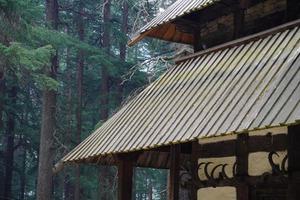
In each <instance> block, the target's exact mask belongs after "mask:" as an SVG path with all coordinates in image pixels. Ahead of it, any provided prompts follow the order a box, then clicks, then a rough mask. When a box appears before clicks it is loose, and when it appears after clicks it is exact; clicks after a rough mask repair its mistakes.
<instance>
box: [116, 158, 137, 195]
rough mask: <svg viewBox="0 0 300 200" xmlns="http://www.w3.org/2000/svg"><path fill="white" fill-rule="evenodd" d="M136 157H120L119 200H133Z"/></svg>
mask: <svg viewBox="0 0 300 200" xmlns="http://www.w3.org/2000/svg"><path fill="white" fill-rule="evenodd" d="M136 160H137V156H136V155H134V156H132V155H130V154H129V155H127V154H124V155H118V156H117V162H118V200H132V185H133V167H134V163H135V161H136Z"/></svg>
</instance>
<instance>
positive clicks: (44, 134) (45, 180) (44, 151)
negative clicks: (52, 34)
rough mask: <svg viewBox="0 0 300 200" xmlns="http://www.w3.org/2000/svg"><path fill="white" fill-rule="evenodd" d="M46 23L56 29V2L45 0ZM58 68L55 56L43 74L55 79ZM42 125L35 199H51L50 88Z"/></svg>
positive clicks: (53, 97)
mask: <svg viewBox="0 0 300 200" xmlns="http://www.w3.org/2000/svg"><path fill="white" fill-rule="evenodd" d="M46 22H47V23H48V25H49V26H50V27H51V28H53V29H57V28H58V3H57V0H46ZM57 68H58V59H57V54H56V55H55V56H53V57H52V58H51V66H50V68H48V69H46V72H45V74H46V75H47V76H49V77H51V78H52V79H56V72H57ZM42 101H43V103H42V123H41V135H40V149H39V167H38V184H37V199H38V200H50V199H52V188H53V180H52V179H53V177H52V176H53V174H52V165H53V159H54V155H53V153H54V152H53V141H54V140H53V135H54V132H55V124H56V120H55V113H56V91H55V90H54V89H51V88H44V90H43V97H42Z"/></svg>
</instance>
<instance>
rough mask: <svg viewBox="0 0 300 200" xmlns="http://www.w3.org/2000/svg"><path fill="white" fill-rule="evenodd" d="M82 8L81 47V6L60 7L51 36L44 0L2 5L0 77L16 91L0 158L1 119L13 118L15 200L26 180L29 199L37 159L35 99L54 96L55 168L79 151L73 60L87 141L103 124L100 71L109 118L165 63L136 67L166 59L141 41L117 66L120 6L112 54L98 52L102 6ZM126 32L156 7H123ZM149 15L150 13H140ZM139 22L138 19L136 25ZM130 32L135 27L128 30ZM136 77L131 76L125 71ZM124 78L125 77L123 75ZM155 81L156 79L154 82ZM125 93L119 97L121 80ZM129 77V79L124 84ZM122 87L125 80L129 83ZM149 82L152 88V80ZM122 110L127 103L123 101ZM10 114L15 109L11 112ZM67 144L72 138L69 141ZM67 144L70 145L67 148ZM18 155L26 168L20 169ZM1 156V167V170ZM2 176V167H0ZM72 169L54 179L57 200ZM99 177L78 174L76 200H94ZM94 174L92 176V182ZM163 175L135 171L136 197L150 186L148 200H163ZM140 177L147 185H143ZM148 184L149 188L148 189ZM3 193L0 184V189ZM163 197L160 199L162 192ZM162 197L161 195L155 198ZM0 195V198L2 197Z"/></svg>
mask: <svg viewBox="0 0 300 200" xmlns="http://www.w3.org/2000/svg"><path fill="white" fill-rule="evenodd" d="M82 2H83V3H82V4H83V5H82V6H83V7H84V12H85V15H84V18H83V20H84V29H85V39H84V41H80V40H79V39H78V33H77V31H78V27H77V17H78V16H77V15H78V8H79V3H80V1H71V0H60V1H59V4H60V7H59V9H60V13H59V19H60V20H59V26H58V30H57V31H55V30H49V29H48V28H47V27H46V25H45V24H46V23H45V19H44V18H45V14H44V12H45V5H44V3H45V1H44V0H0V72H1V71H3V72H4V74H5V81H6V86H7V89H9V88H11V87H12V86H17V90H18V94H17V97H16V98H17V101H16V106H14V107H13V106H11V105H8V104H7V102H9V101H8V100H9V98H10V97H9V95H8V94H5V95H4V97H1V98H0V100H1V99H4V100H5V105H4V110H3V122H4V126H3V129H0V154H1V153H3V149H4V144H3V141H5V140H4V139H3V138H4V137H5V130H6V129H7V126H6V122H7V114H6V113H7V112H8V111H13V112H14V116H15V119H16V123H15V131H14V133H15V143H16V144H18V143H19V142H20V144H21V145H20V147H18V148H17V150H16V151H15V154H16V155H17V156H16V158H15V160H14V167H15V168H16V169H15V173H14V179H13V184H12V185H13V198H15V199H19V196H20V185H21V183H20V178H19V177H20V174H21V173H22V172H25V174H26V183H25V184H26V190H25V199H27V200H29V199H35V192H36V177H37V168H38V166H37V163H38V152H39V141H40V138H39V135H40V121H41V112H42V108H41V107H42V102H41V99H42V98H41V97H42V94H41V91H42V90H44V89H52V90H56V91H57V106H56V108H57V113H56V119H57V120H56V121H57V125H56V130H55V144H54V147H55V161H58V160H59V159H61V157H62V156H63V155H64V154H65V153H66V152H67V151H70V149H72V148H73V147H74V146H76V145H77V141H76V139H75V138H76V136H75V133H76V108H77V106H78V105H77V98H78V97H77V81H76V76H77V67H78V63H77V62H78V58H77V55H78V53H79V52H82V53H83V54H84V74H83V109H82V135H81V138H82V139H84V138H86V137H87V136H88V135H89V134H90V133H91V132H93V131H94V130H95V129H96V128H98V127H100V126H101V125H102V124H103V121H99V110H100V107H101V106H102V105H101V104H100V97H101V93H100V87H101V85H100V83H101V79H102V76H101V68H102V67H103V66H105V67H106V68H108V73H109V105H108V107H109V113H110V114H113V113H115V112H116V110H117V109H119V108H120V104H119V101H118V98H119V95H122V97H123V99H127V97H128V96H129V97H128V98H132V96H135V95H136V91H140V90H141V89H140V88H143V87H145V86H146V85H147V84H149V80H150V78H149V77H150V76H151V77H152V76H153V74H151V73H152V72H153V73H154V74H156V72H157V71H158V72H159V73H161V72H162V71H164V70H165V69H166V68H165V66H166V65H165V63H163V62H159V63H157V64H155V65H153V66H150V68H151V70H152V71H151V73H150V72H149V71H147V67H149V66H141V63H143V62H144V61H145V60H148V59H151V58H154V57H156V56H157V55H159V54H160V52H164V51H165V50H166V49H168V48H169V46H167V47H166V45H165V43H161V42H155V41H153V40H147V41H145V42H143V43H139V44H138V45H136V46H135V47H133V48H130V49H127V58H126V61H125V62H124V61H120V59H119V53H120V52H119V46H120V44H125V43H127V41H128V35H127V34H125V33H123V32H122V31H121V21H122V19H121V18H122V10H121V7H122V6H121V3H122V2H120V1H114V2H113V4H112V20H111V22H110V23H109V24H106V25H107V26H108V27H109V28H110V29H111V46H110V52H109V53H107V50H105V49H102V48H101V36H102V28H103V26H104V24H103V21H102V15H103V13H102V3H103V2H102V1H98V0H89V1H82ZM129 5H130V6H129V8H130V10H129V27H130V29H132V28H133V27H132V25H135V24H136V22H137V21H138V22H137V24H142V23H145V21H147V20H149V19H150V18H152V17H153V14H155V13H156V12H157V9H158V6H159V1H149V2H148V4H147V5H145V2H144V1H133V0H130V1H129ZM142 9H147V11H148V13H145V12H146V11H145V12H141V10H142ZM137 16H138V19H137ZM134 28H136V27H134ZM56 53H57V55H58V61H59V68H58V73H57V78H56V80H55V79H53V78H52V77H49V76H47V74H45V71H47V70H49V67H50V61H51V58H52V57H53V55H54V54H56ZM132 68H134V70H132V71H131V69H132ZM128 72H132V73H130V75H129V76H128V77H127V76H126V75H127V74H128ZM159 73H157V74H156V75H155V76H154V77H157V76H158V74H159ZM124 77H126V81H124V82H123V84H122V89H123V92H122V94H120V93H119V91H118V87H119V84H120V80H121V81H123V80H122V79H124ZM129 77H130V78H129ZM127 79H128V80H127ZM151 80H154V78H153V79H151ZM124 101H125V102H126V100H124ZM12 107H13V108H12ZM0 112H1V108H0ZM68 137H70V138H68ZM69 139H70V140H69ZM23 148H24V149H25V152H26V156H25V158H26V162H25V166H24V165H23V158H24V156H23V154H22V151H23ZM3 162H4V160H3V157H2V156H0V164H3ZM0 166H1V167H0V176H1V177H2V175H3V174H4V173H3V170H4V169H3V167H2V165H0ZM73 171H74V169H73V168H72V166H71V167H69V168H67V170H66V171H65V174H59V175H58V176H56V177H55V192H54V193H55V198H54V199H62V196H63V195H62V193H63V186H62V184H63V180H64V175H69V176H70V180H69V181H70V185H71V186H72V187H73V186H74V172H73ZM97 172H98V169H97V167H95V166H82V168H81V189H82V199H96V198H97V187H98V186H97V185H98V176H96V175H95V174H97ZM91 174H92V175H91ZM166 174H167V172H166V171H165V170H154V169H142V168H139V169H137V171H136V194H141V195H144V196H145V195H147V194H148V193H149V188H150V186H151V184H152V191H153V199H166V198H165V197H166V196H165V192H163V191H164V189H165V188H166ZM145 177H146V178H145ZM150 183H151V184H150ZM0 188H1V182H0ZM161 191H162V192H161ZM160 192H161V193H160ZM0 195H1V191H0Z"/></svg>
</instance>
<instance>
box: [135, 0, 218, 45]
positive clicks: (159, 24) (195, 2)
mask: <svg viewBox="0 0 300 200" xmlns="http://www.w3.org/2000/svg"><path fill="white" fill-rule="evenodd" d="M217 1H220V0H177V1H176V2H175V3H174V4H172V5H171V6H170V7H168V8H167V9H166V10H165V11H164V12H162V13H160V14H159V15H158V16H157V17H155V18H154V19H153V20H151V21H150V22H149V23H148V24H146V25H145V26H144V27H142V28H141V29H140V30H139V31H138V32H137V33H136V34H134V35H133V36H132V39H131V41H130V42H129V45H130V46H131V45H134V44H135V43H137V42H138V41H140V40H142V39H143V38H144V37H146V36H147V37H154V38H159V39H163V40H167V41H173V42H178V43H185V44H192V43H193V41H194V39H193V35H191V34H190V33H186V32H183V31H181V30H179V29H178V27H177V26H176V25H175V24H174V23H173V22H174V20H176V19H178V18H180V17H182V16H185V15H188V14H190V13H192V12H195V11H198V10H201V9H203V8H206V7H208V6H210V5H212V4H213V3H215V2H217Z"/></svg>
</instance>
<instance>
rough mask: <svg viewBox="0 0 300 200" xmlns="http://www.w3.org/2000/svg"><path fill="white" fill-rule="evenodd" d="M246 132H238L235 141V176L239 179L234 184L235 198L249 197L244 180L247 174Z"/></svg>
mask: <svg viewBox="0 0 300 200" xmlns="http://www.w3.org/2000/svg"><path fill="white" fill-rule="evenodd" d="M248 137H249V135H248V134H238V135H237V143H236V164H237V168H236V169H237V171H236V174H237V178H238V179H239V180H240V182H239V183H238V185H237V186H236V191H237V200H248V199H249V186H248V184H247V183H246V182H244V181H245V177H247V176H248V157H249V151H248Z"/></svg>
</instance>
